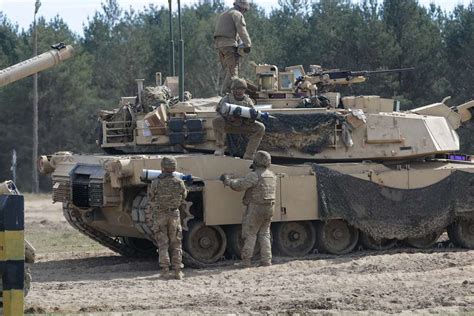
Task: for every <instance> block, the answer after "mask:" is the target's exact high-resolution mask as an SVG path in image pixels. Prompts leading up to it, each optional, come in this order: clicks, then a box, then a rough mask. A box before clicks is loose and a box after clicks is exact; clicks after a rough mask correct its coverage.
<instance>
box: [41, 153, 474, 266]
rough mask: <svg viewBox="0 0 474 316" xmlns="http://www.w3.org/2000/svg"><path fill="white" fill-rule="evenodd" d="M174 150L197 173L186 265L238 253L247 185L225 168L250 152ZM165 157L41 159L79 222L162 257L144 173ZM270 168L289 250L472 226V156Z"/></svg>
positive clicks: (124, 250) (332, 249) (89, 231)
mask: <svg viewBox="0 0 474 316" xmlns="http://www.w3.org/2000/svg"><path fill="white" fill-rule="evenodd" d="M173 156H174V157H175V158H176V159H177V161H178V170H177V171H179V172H181V173H184V174H191V175H192V176H193V178H194V181H193V183H192V184H190V183H188V188H189V190H190V193H189V196H188V198H187V208H186V209H185V210H182V216H181V217H182V221H183V228H184V230H185V240H184V248H185V250H186V252H187V253H186V258H187V264H188V265H194V266H198V265H202V264H207V263H212V262H215V261H218V260H220V259H221V258H222V256H223V255H224V253H227V254H230V255H236V256H239V252H238V249H240V248H241V240H240V239H239V237H240V236H239V234H240V232H239V227H240V225H241V222H242V215H243V213H244V211H245V208H244V206H243V204H242V203H241V199H242V195H243V193H238V192H234V191H232V190H230V189H229V188H228V187H224V185H223V184H222V182H221V181H219V180H218V179H219V176H220V175H221V174H222V173H229V172H232V173H233V174H235V176H243V175H245V174H246V173H247V172H248V171H249V166H250V164H251V161H249V160H243V159H240V158H233V157H216V156H211V155H206V154H173ZM162 157H163V156H162V155H130V156H125V155H124V156H107V155H72V154H69V153H59V154H55V155H52V156H49V157H47V158H46V157H45V158H43V161H42V163H40V165H42V166H43V170H49V171H51V170H54V171H53V172H52V173H51V176H52V180H53V200H54V201H55V202H61V203H63V206H64V215H65V217H66V219H67V220H68V221H69V223H70V224H71V225H72V226H74V227H75V228H76V229H78V230H79V231H80V232H82V233H84V234H86V235H87V236H89V237H91V238H92V239H94V240H96V241H98V242H100V243H102V244H103V245H105V246H107V247H109V248H110V249H112V250H114V251H116V252H118V253H121V254H123V255H126V256H154V255H156V247H155V246H154V245H153V242H154V236H153V232H152V230H151V214H149V212H148V210H147V201H146V183H144V182H142V181H141V180H140V175H141V174H142V171H143V169H160V161H161V158H162ZM45 166H48V167H50V168H44V167H45ZM40 169H41V168H40ZM271 170H272V171H274V172H275V173H276V174H277V175H278V181H277V199H276V203H275V213H274V216H273V224H272V230H273V240H274V244H275V247H276V249H278V250H279V251H280V253H282V254H285V255H290V256H291V255H295V256H300V255H304V254H306V253H308V252H310V251H313V250H314V249H315V248H316V249H318V250H319V251H326V252H329V253H334V254H343V253H347V252H350V251H352V250H353V249H354V247H355V246H356V244H357V242H358V239H359V235H361V239H363V240H365V241H366V244H367V240H369V241H372V244H369V246H368V248H371V247H370V246H374V243H375V246H374V247H377V242H380V241H382V240H385V241H386V240H390V241H392V240H411V241H413V240H416V241H419V239H420V238H425V237H426V236H431V235H433V236H435V237H436V236H439V234H440V233H441V232H443V231H445V230H446V229H447V228H448V227H452V226H453V225H456V223H457V222H459V221H463V222H465V221H467V222H468V224H467V227H468V228H469V227H471V226H470V225H472V218H473V213H474V210H473V207H472V206H473V205H474V204H473V202H474V201H472V197H471V196H472V192H469V190H471V191H472V188H471V187H470V183H471V182H472V180H473V179H474V176H473V175H474V164H473V163H471V162H453V161H447V160H433V161H423V162H412V163H410V164H393V165H384V164H379V163H371V162H360V163H333V164H297V165H279V164H272V166H271ZM336 180H337V181H336ZM336 193H337V194H336ZM382 206H383V208H381V207H382ZM469 223H470V224H469ZM464 225H466V224H464ZM387 227H388V228H387ZM206 229H207V231H209V230H210V231H211V232H210V234H211V235H210V236H207V237H209V238H211V237H212V238H213V239H212V238H211V241H212V242H213V243H214V244H215V245H214V246H215V247H214V248H212V247H211V249H204V248H200V246H199V242H191V241H193V240H194V239H195V238H203V234H204V232H205V231H206ZM450 230H451V231H452V230H453V229H452V228H450ZM466 231H468V229H467V228H465V229H464V235H466ZM451 235H453V233H452V234H451ZM216 236H217V237H216ZM295 236H296V237H295ZM362 236H365V238H362ZM367 236H370V237H371V238H370V239H367ZM205 237H206V236H205ZM207 237H206V238H207ZM433 238H434V237H433ZM463 238H464V239H467V241H466V242H458V241H457V242H456V244H458V245H460V246H463V247H466V246H468V248H470V247H472V243H471V242H470V240H471V239H470V238H472V236H471V235H470V234H469V233H467V236H464V237H462V238H461V239H463ZM457 239H460V238H457ZM147 241H148V242H147ZM412 244H415V245H418V246H420V244H419V243H418V244H417V243H415V242H412ZM424 245H426V243H425V244H424Z"/></svg>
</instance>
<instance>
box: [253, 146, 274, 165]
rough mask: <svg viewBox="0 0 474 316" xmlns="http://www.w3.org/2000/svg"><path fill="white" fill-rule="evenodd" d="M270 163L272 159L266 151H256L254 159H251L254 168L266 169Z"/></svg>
mask: <svg viewBox="0 0 474 316" xmlns="http://www.w3.org/2000/svg"><path fill="white" fill-rule="evenodd" d="M271 163H272V157H271V156H270V154H269V153H267V152H266V151H263V150H259V151H257V153H255V157H254V158H253V165H254V166H255V167H265V168H268V167H270V164H271Z"/></svg>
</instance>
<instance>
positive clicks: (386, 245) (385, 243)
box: [359, 232, 397, 250]
mask: <svg viewBox="0 0 474 316" xmlns="http://www.w3.org/2000/svg"><path fill="white" fill-rule="evenodd" d="M359 238H360V243H361V244H362V246H364V248H365V249H372V250H388V249H391V248H393V247H394V246H395V244H396V243H397V240H396V239H387V238H382V239H375V238H373V237H372V236H370V235H369V234H367V233H364V232H361V233H360V236H359Z"/></svg>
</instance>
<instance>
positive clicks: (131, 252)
mask: <svg viewBox="0 0 474 316" xmlns="http://www.w3.org/2000/svg"><path fill="white" fill-rule="evenodd" d="M63 214H64V217H65V218H66V220H67V221H68V223H69V224H70V225H71V226H72V227H74V228H75V229H77V230H78V231H79V232H81V233H82V234H84V235H86V236H87V237H89V238H91V239H92V240H94V241H96V242H98V243H99V244H101V245H102V246H105V247H107V248H109V249H111V250H113V251H115V252H117V253H118V254H121V255H122V256H126V257H135V258H143V257H145V256H143V254H141V253H140V252H138V251H137V250H136V249H133V248H132V247H130V246H128V245H126V244H124V243H123V242H122V240H121V239H120V238H119V237H116V238H112V237H109V236H107V235H106V234H104V233H103V232H101V231H99V230H97V229H95V228H92V227H91V226H90V225H87V223H85V222H84V220H83V219H82V216H81V214H80V213H79V212H78V211H76V210H74V209H73V208H71V207H69V205H68V204H65V203H64V204H63Z"/></svg>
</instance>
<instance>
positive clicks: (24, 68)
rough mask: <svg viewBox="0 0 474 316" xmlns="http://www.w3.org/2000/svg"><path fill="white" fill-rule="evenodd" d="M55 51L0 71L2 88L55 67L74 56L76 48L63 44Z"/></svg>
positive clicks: (54, 47)
mask: <svg viewBox="0 0 474 316" xmlns="http://www.w3.org/2000/svg"><path fill="white" fill-rule="evenodd" d="M52 47H53V49H52V50H50V51H48V52H46V53H43V54H41V55H38V56H35V57H33V58H30V59H27V60H25V61H22V62H20V63H18V64H15V65H13V66H10V67H8V68H5V69H2V70H0V87H3V86H6V85H7V84H10V83H12V82H15V81H18V80H20V79H23V78H25V77H28V76H31V75H33V74H35V73H37V72H40V71H43V70H45V69H48V68H51V67H54V66H56V65H58V64H59V63H61V62H62V61H64V60H66V59H69V58H71V57H72V56H73V55H74V48H73V47H72V46H70V45H67V46H66V45H64V44H63V43H60V44H57V45H53V46H52Z"/></svg>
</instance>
